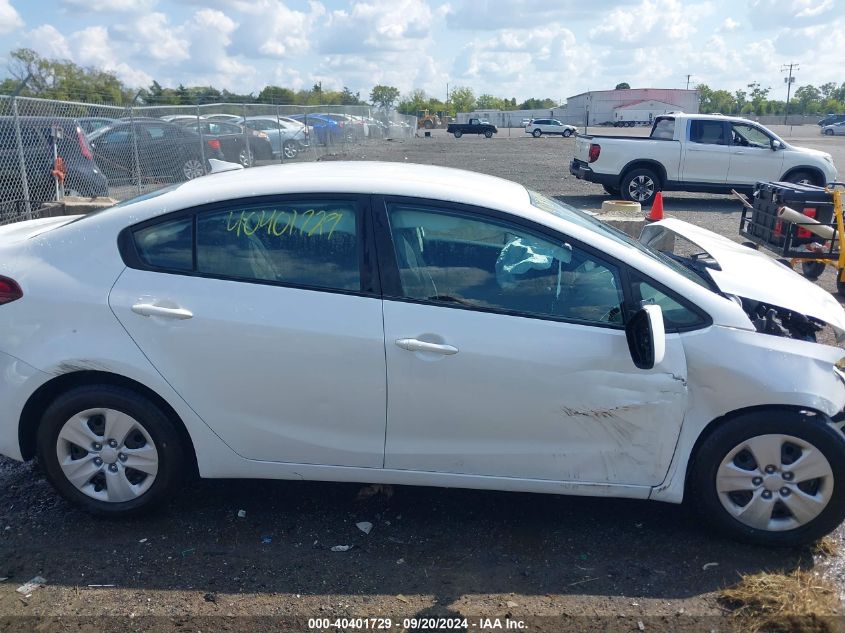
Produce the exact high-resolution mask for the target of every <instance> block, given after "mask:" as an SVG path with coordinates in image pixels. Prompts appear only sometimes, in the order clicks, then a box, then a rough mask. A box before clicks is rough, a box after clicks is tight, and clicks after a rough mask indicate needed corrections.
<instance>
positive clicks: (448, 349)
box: [396, 338, 458, 356]
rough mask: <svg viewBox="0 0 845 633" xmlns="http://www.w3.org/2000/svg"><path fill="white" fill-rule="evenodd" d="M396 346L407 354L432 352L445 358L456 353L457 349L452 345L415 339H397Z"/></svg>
mask: <svg viewBox="0 0 845 633" xmlns="http://www.w3.org/2000/svg"><path fill="white" fill-rule="evenodd" d="M396 344H397V345H398V346H399V347H401V348H402V349H406V350H408V351H409V352H434V353H435V354H444V355H446V356H451V355H452V354H457V353H458V348H457V347H455V346H454V345H441V344H439V343H428V342H426V341H420V340H417V339H415V338H398V339H396Z"/></svg>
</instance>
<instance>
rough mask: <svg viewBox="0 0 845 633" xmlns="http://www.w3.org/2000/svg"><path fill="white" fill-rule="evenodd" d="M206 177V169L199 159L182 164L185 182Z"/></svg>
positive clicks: (188, 160)
mask: <svg viewBox="0 0 845 633" xmlns="http://www.w3.org/2000/svg"><path fill="white" fill-rule="evenodd" d="M204 175H205V168H204V167H203V164H202V160H200V159H199V158H195V157H192V158H189V159H187V160H186V161H185V162H184V163H182V176H183V177H184V178H185V180H193V179H194V178H199V177H200V176H204Z"/></svg>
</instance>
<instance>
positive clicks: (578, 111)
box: [565, 88, 699, 125]
mask: <svg viewBox="0 0 845 633" xmlns="http://www.w3.org/2000/svg"><path fill="white" fill-rule="evenodd" d="M698 105H699V99H698V90H683V89H676V88H630V89H627V90H596V91H592V92H582V93H581V94H578V95H575V96H572V97H569V99H568V100H567V105H566V121H565V122H566V123H571V124H573V125H584V124H585V122H587V117H588V115H589V125H601V124H602V123H611V124H612V123H616V122H617V121H626V122H627V121H645V122H648V121H650V120H651V119H653V118H654V117H655V116H659V115H661V114H665V113H666V112H687V113H690V114H697V113H698Z"/></svg>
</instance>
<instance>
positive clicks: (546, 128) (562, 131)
mask: <svg viewBox="0 0 845 633" xmlns="http://www.w3.org/2000/svg"><path fill="white" fill-rule="evenodd" d="M577 131H578V128H576V127H575V126H574V125H566V124H565V123H561V122H560V121H558V120H557V119H533V120H532V121H529V123H528V124H527V125H526V126H525V133H526V134H530V135H531V136H533V137H534V138H539V137H541V136H543V134H547V135H549V134H551V135H554V134H559V135H560V136H572V135H573V134H575V132H577Z"/></svg>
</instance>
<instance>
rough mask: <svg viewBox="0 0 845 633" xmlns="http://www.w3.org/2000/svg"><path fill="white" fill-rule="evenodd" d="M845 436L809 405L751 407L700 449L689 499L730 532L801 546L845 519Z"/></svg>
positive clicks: (735, 535) (759, 541) (752, 539)
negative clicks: (752, 409) (807, 407)
mask: <svg viewBox="0 0 845 633" xmlns="http://www.w3.org/2000/svg"><path fill="white" fill-rule="evenodd" d="M842 486H845V437H843V435H842V432H841V431H839V430H837V429H836V428H834V427H833V426H831V425H830V424H828V423H827V419H826V418H824V417H822V416H820V415H817V414H812V413H809V412H806V411H790V410H768V411H755V412H753V413H747V414H744V415H742V416H739V417H737V418H734V419H733V420H730V421H728V422H725V423H724V424H722V425H721V426H720V427H718V428H717V429H716V430H715V431H713V433H712V434H711V435H710V436H709V437H708V438H707V439H706V440H705V441H704V442H703V443H702V445H701V447H700V448H699V450H698V453H697V455H695V462H694V465H693V470H692V474H691V480H690V486H689V488H688V498H689V501H690V502H691V503H693V504H694V505H695V506H696V507H697V508H698V510H699V512H700V513H701V514H702V516H703V517H704V518H705V519H706V520H708V521H709V522H710V523H711V524H713V525H714V526H715V527H716V528H718V529H719V530H721V531H722V532H724V533H726V534H728V535H729V536H731V537H733V538H736V539H739V540H743V541H748V542H753V543H757V544H762V545H781V546H796V545H802V544H805V543H808V542H810V541H813V540H816V539H818V538H821V537H822V536H824V535H825V534H827V533H828V532H830V531H832V530H833V529H835V528H836V527H837V526H838V525H839V524H840V523H841V522H842V520H843V519H844V518H845V495H843V494H842V493H841V492H840V491H839V490H838V487H842Z"/></svg>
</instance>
